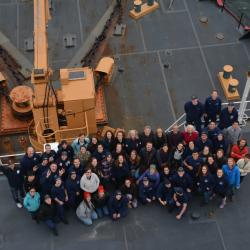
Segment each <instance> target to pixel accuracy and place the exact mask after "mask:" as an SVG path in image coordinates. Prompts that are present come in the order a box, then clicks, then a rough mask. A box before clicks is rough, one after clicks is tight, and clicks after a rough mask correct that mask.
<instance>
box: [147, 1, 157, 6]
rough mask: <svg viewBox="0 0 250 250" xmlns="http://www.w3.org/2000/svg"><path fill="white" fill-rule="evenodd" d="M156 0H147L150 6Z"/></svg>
mask: <svg viewBox="0 0 250 250" xmlns="http://www.w3.org/2000/svg"><path fill="white" fill-rule="evenodd" d="M154 2H155V1H154V0H147V4H148V6H152V5H154Z"/></svg>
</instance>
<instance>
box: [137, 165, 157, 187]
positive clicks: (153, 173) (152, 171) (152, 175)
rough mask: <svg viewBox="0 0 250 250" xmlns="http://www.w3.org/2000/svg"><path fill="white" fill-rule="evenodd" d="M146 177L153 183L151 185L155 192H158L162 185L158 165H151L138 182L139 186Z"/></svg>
mask: <svg viewBox="0 0 250 250" xmlns="http://www.w3.org/2000/svg"><path fill="white" fill-rule="evenodd" d="M144 177H147V178H148V180H149V181H150V182H151V184H152V185H153V188H154V190H156V189H157V188H158V186H159V183H160V174H159V172H158V171H157V169H156V165H155V164H151V165H150V167H149V169H148V170H146V171H145V172H144V173H143V174H142V175H141V176H140V178H139V179H138V180H137V184H139V183H140V182H141V181H142V180H143V178H144Z"/></svg>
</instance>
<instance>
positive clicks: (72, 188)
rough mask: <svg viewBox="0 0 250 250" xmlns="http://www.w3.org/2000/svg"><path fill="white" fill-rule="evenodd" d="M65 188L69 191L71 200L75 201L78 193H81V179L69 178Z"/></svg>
mask: <svg viewBox="0 0 250 250" xmlns="http://www.w3.org/2000/svg"><path fill="white" fill-rule="evenodd" d="M65 188H66V190H67V193H68V196H69V199H72V200H74V199H75V198H76V193H77V192H79V193H80V192H81V189H80V177H79V176H76V179H75V180H72V179H71V178H68V179H67V180H66V182H65Z"/></svg>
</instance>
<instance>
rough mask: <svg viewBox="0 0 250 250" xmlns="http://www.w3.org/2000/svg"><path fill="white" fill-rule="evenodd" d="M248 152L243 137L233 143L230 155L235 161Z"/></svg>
mask: <svg viewBox="0 0 250 250" xmlns="http://www.w3.org/2000/svg"><path fill="white" fill-rule="evenodd" d="M246 154H248V147H247V141H246V140H245V139H241V140H239V141H238V143H237V144H235V145H233V147H232V149H231V157H233V158H234V160H235V161H238V160H239V159H242V158H244V156H245V155H246Z"/></svg>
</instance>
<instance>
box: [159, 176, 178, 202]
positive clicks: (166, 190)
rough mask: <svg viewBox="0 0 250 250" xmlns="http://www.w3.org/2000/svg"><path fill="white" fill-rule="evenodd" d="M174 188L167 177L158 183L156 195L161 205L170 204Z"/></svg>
mask: <svg viewBox="0 0 250 250" xmlns="http://www.w3.org/2000/svg"><path fill="white" fill-rule="evenodd" d="M173 195H174V189H173V188H172V184H171V182H170V181H169V179H167V178H165V179H164V181H163V182H162V183H161V184H160V185H159V187H158V189H157V193H156V197H157V199H158V201H159V202H160V203H161V205H162V206H169V207H170V206H172V205H173V204H174V200H173Z"/></svg>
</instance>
